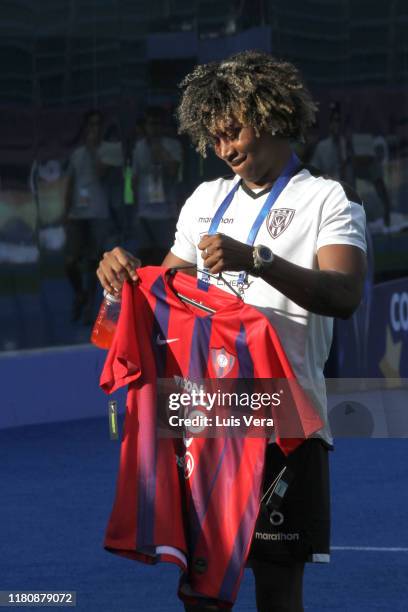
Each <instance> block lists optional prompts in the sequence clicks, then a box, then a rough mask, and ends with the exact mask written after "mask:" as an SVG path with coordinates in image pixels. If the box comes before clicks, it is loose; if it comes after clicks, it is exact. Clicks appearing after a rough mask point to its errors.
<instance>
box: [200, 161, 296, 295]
mask: <svg viewBox="0 0 408 612" xmlns="http://www.w3.org/2000/svg"><path fill="white" fill-rule="evenodd" d="M299 165H300V161H299V158H298V157H297V155H295V153H293V152H292V154H291V156H290V158H289V161H288V163H287V164H286V166H285V167H284V169H283V170H282V172H281V174H280V175H279V177H278V178H277V179H276V181H275V183H274V185H273V187H272V189H271V191H270V193H269V195H268V197H267V198H266V200H265V203H264V205H263V206H262V208H261V210H260V211H259V213H258V216H257V217H256V219H255V221H254V223H253V225H252V227H251V229H250V231H249V234H248V238H247V239H246V244H250V245H253V244H254V242H255V239H256V237H257V235H258V232H259V230H260V228H261V225H262V223H263V222H264V221H265V219H266V216H267V214H268V213H269V211H270V210H271V208H272V207H273V205H274V204H275V202H276V200H277V199H278V197H279V196H280V194H281V193H282V191H283V190H284V189H285V187H286V185H287V184H288V183H289V181H290V179H291V178H292V176H294V174H295V173H296V170H297V169H298V167H299ZM240 183H241V181H238V183H237V184H236V185H234V187H233V188H232V189H231V191H230V192H229V193H228V195H227V196H226V198H225V199H224V200H223V202H222V203H221V204H220V206H219V207H218V209H217V210H216V212H215V215H214V217H213V219H212V221H211V224H210V228H209V230H208V234H209V235H210V236H212V235H214V234H216V233H217V231H218V226H219V224H220V223H221V219H222V218H223V216H224V214H225V213H226V211H227V209H228V207H229V206H230V204H231V202H232V200H233V199H234V195H235V193H236V191H237V189H238V188H239V186H240ZM205 272H206V270H204V271H203V275H202V279H201V280H202V281H203V282H204V283H208V282H209V276H208V274H205ZM245 278H246V273H245V272H240V274H239V279H238V283H239V284H240V285H241V286H242V285H243V284H244V282H245ZM200 286H201V287H203V288H204V286H203V285H201V283H200Z"/></svg>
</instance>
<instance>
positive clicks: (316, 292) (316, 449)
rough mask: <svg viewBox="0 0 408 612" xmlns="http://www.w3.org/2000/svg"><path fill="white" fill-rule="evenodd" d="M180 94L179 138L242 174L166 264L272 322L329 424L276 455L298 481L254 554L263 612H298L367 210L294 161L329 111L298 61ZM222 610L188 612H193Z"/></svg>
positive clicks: (214, 68) (119, 263)
mask: <svg viewBox="0 0 408 612" xmlns="http://www.w3.org/2000/svg"><path fill="white" fill-rule="evenodd" d="M181 89H182V98H181V103H180V106H179V108H178V120H179V125H180V132H181V133H186V134H189V136H190V137H191V139H192V141H193V143H194V144H195V146H196V148H197V150H198V151H199V153H200V154H201V155H203V156H205V155H206V151H207V149H208V148H212V149H213V150H214V152H215V154H216V155H217V156H218V157H219V158H220V159H221V160H223V161H224V162H225V163H226V165H227V166H228V168H229V170H230V171H231V176H228V177H224V178H220V179H217V180H214V181H209V182H205V183H202V184H201V185H199V186H198V187H197V189H196V190H195V191H194V193H193V194H192V196H191V197H190V198H188V200H187V201H186V203H185V205H184V207H183V208H182V210H181V213H180V217H179V220H178V224H177V231H176V236H175V241H174V245H173V246H172V248H171V250H170V252H169V253H168V255H167V256H166V258H165V259H164V261H163V266H168V267H174V266H182V265H188V264H196V265H197V275H198V276H199V277H200V278H201V280H206V281H208V280H209V281H210V282H214V283H217V282H218V281H217V279H214V278H213V277H212V276H211V277H208V275H206V271H208V272H209V273H210V274H212V275H217V274H218V273H220V272H222V273H223V276H224V277H225V278H226V279H227V280H228V281H229V283H230V285H232V286H234V287H235V289H236V290H238V291H239V292H240V293H241V295H242V297H243V299H244V300H245V301H246V302H247V303H249V304H252V305H253V306H255V307H256V308H258V309H259V310H261V311H262V312H263V313H264V314H265V315H266V316H267V317H268V319H269V320H270V321H271V323H272V324H273V326H274V327H275V329H276V330H277V332H278V334H279V337H280V340H281V342H282V344H283V346H284V348H285V351H286V354H287V356H288V358H289V360H290V361H291V364H292V366H293V369H294V371H295V374H296V375H297V377H298V379H299V380H300V381H301V383H302V385H303V386H304V388H305V389H306V390H307V392H308V394H309V395H310V397H311V398H312V400H313V402H314V404H315V406H316V408H317V409H318V411H319V414H320V416H321V418H322V420H323V422H324V427H323V428H322V429H321V430H320V431H319V432H318V433H317V435H316V436H315V437H314V438H312V439H309V440H306V441H304V443H303V444H302V445H301V446H300V447H299V448H298V449H296V450H295V451H294V452H293V453H292V454H291V455H290V456H289V457H288V458H285V457H284V456H283V454H282V452H281V451H280V449H279V447H278V446H277V445H276V444H275V443H271V444H269V445H268V450H267V453H266V460H265V476H264V483H265V488H268V487H269V486H270V485H271V483H272V482H273V481H274V480H275V478H276V476H277V475H278V474H279V472H280V471H281V469H282V467H283V466H285V465H287V466H288V467H289V468H290V470H291V473H292V475H293V479H292V481H291V483H290V485H289V487H288V491H287V494H286V495H285V497H284V500H283V503H282V505H281V507H280V508H279V510H278V511H274V512H272V513H270V514H269V516H268V515H265V513H262V512H261V513H260V515H259V518H258V522H257V525H256V527H255V531H254V536H253V541H252V548H251V552H250V556H249V564H250V565H251V567H252V570H253V572H254V576H255V587H256V602H257V609H258V610H259V611H261V612H284V611H286V612H299V611H301V610H303V601H302V600H303V596H302V584H303V572H304V566H305V563H306V562H307V561H314V562H319V561H320V562H327V561H328V560H329V552H330V550H329V530H330V512H329V480H328V450H329V449H330V448H331V447H332V437H331V434H330V430H329V425H328V420H327V405H326V394H325V384H324V376H323V367H324V364H325V361H326V360H327V357H328V354H329V350H330V344H331V340H332V328H333V317H341V318H347V317H349V316H351V314H352V313H353V312H354V311H355V309H356V308H357V307H358V305H359V303H360V300H361V296H362V291H363V283H364V277H365V269H366V260H365V251H366V244H365V215H364V210H363V208H362V205H361V202H360V200H359V199H358V197H357V196H356V194H354V193H353V192H351V190H350V189H349V188H348V187H347V186H344V185H342V184H340V183H339V182H337V181H334V180H332V179H330V178H328V177H323V176H320V175H319V174H318V173H317V172H316V171H315V170H314V169H313V168H308V167H305V166H303V165H302V164H301V162H300V161H299V159H298V158H297V157H296V156H295V155H294V153H293V152H292V148H291V145H292V143H293V142H294V141H296V140H302V139H304V136H305V133H306V131H307V129H308V127H309V126H310V125H311V124H312V123H313V121H314V117H315V112H316V105H315V103H314V102H313V100H312V98H311V96H310V93H309V92H308V90H307V88H306V86H305V85H304V83H303V81H302V78H301V76H300V74H299V72H298V70H297V69H296V68H295V67H294V66H293V65H292V64H290V63H288V62H284V61H278V60H276V59H274V58H273V57H271V56H270V55H268V54H266V53H261V52H255V51H246V52H242V53H238V54H237V55H234V56H232V57H230V58H228V59H226V60H224V61H221V62H214V63H210V64H207V65H202V66H198V67H197V68H196V69H195V70H194V71H193V72H192V73H191V74H189V75H188V76H186V78H185V79H184V80H183V82H182V83H181ZM138 265H140V262H138V261H137V260H136V259H135V258H134V257H133V256H132V255H131V254H130V253H127V252H126V251H124V250H123V249H121V248H116V249H113V251H111V252H109V253H106V254H105V256H104V258H103V260H102V261H101V262H100V265H99V269H98V277H99V279H100V281H101V283H102V285H103V286H104V288H105V289H107V290H108V291H112V290H115V291H120V289H121V286H122V283H123V281H124V280H125V279H130V280H134V279H135V278H136V272H135V267H137V266H138ZM200 268H202V269H204V271H200ZM220 286H222V287H223V288H225V286H224V285H222V284H221V285H220ZM214 609H218V608H217V607H216V606H215V607H214V605H213V606H210V605H208V604H207V605H205V604H200V605H186V610H188V611H191V612H198V611H199V610H214Z"/></svg>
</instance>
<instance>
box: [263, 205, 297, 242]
mask: <svg viewBox="0 0 408 612" xmlns="http://www.w3.org/2000/svg"><path fill="white" fill-rule="evenodd" d="M294 215H295V211H294V210H293V209H292V208H278V209H277V210H273V209H272V210H271V211H270V212H269V215H268V218H267V220H266V227H267V228H268V232H269V233H270V235H271V236H272V238H274V239H275V238H279V236H280V235H281V234H282V233H283V232H284V231H285V229H287V228H288V227H289V225H290V222H291V221H292V219H293V217H294Z"/></svg>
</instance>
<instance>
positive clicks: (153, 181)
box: [132, 107, 182, 265]
mask: <svg viewBox="0 0 408 612" xmlns="http://www.w3.org/2000/svg"><path fill="white" fill-rule="evenodd" d="M166 123H167V121H166V113H165V111H164V109H162V108H159V107H150V108H148V109H147V110H146V113H145V121H144V135H143V137H142V138H140V139H138V140H137V141H136V143H135V147H134V149H133V158H132V169H133V191H134V194H135V200H136V211H137V231H136V236H137V244H138V255H139V257H140V258H141V260H142V261H143V263H144V264H145V265H149V264H153V265H158V264H159V263H161V261H162V260H163V258H164V256H165V254H166V253H167V251H168V249H169V247H170V245H171V243H172V241H173V237H174V229H175V224H176V216H177V206H178V204H179V203H178V202H177V199H178V182H179V171H180V167H181V163H182V147H181V144H180V142H179V140H178V138H176V137H169V136H167V135H165V134H166V133H167V125H166Z"/></svg>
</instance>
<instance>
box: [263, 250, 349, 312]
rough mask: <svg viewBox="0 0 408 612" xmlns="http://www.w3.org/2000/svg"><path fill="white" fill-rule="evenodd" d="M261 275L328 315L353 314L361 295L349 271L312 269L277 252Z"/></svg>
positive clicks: (307, 306)
mask: <svg viewBox="0 0 408 612" xmlns="http://www.w3.org/2000/svg"><path fill="white" fill-rule="evenodd" d="M260 277H261V278H262V279H263V280H264V281H265V282H267V283H269V284H270V285H272V286H273V287H274V288H275V289H277V290H278V291H280V292H281V293H283V294H284V295H285V296H286V297H288V298H289V299H290V300H292V301H293V302H295V303H296V304H298V305H299V306H301V307H302V308H304V309H305V310H308V311H310V312H314V313H316V314H320V315H325V316H328V317H340V318H347V317H349V316H351V314H352V313H353V312H354V310H355V309H356V308H357V306H358V304H359V302H360V299H361V296H360V292H359V291H356V285H357V284H358V283H357V281H356V282H353V279H352V277H350V276H349V275H347V274H343V273H341V272H335V271H331V270H309V269H308V268H303V267H301V266H297V265H296V264H293V263H291V262H288V261H286V260H284V259H282V258H281V257H277V256H276V255H275V259H274V262H273V264H272V265H271V266H270V268H269V269H266V270H264V271H263V272H262V274H261V276H260Z"/></svg>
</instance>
